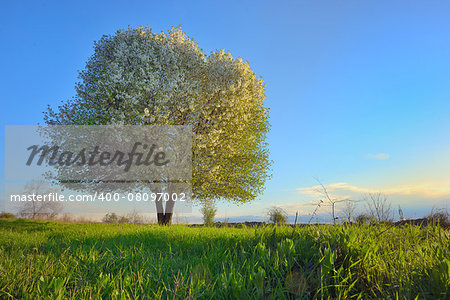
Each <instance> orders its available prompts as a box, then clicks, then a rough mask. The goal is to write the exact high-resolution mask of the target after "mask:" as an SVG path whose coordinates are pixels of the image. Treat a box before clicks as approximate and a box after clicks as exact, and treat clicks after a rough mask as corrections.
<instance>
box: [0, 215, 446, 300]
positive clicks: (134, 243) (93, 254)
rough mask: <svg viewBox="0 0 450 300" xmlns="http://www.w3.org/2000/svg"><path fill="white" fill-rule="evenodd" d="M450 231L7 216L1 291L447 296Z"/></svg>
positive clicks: (0, 251)
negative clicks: (57, 220) (167, 224)
mask: <svg viewBox="0 0 450 300" xmlns="http://www.w3.org/2000/svg"><path fill="white" fill-rule="evenodd" d="M386 229H387V230H386ZM449 235H450V234H449V232H448V231H446V230H445V229H442V228H440V227H439V226H427V227H422V228H421V227H419V226H414V225H406V226H405V227H393V228H388V227H386V226H384V225H380V226H372V227H369V226H365V225H362V226H353V227H345V226H334V227H333V226H325V225H323V226H310V227H302V228H297V229H296V231H295V233H293V229H292V228H290V227H265V228H258V229H255V228H214V227H210V228H194V227H186V226H181V225H180V226H171V227H158V226H137V225H121V224H120V225H119V224H112V225H111V224H63V223H55V222H32V221H24V220H0V297H1V298H25V299H39V298H52V299H58V298H76V299H80V298H83V299H87V298H94V299H100V298H102V299H109V298H113V299H136V298H144V299H147V298H150V299H155V298H163V299H174V298H176V299H179V298H182V299H184V298H193V299H194V298H201V299H237V298H239V299H263V298H267V299H289V298H290V299H310V298H319V299H320V298H325V299H328V298H333V299H335V298H336V299H339V298H341V299H348V298H355V299H357V298H359V299H370V298H400V299H405V298H406V299H415V298H419V299H423V298H428V299H448V298H449V297H450V291H449V283H450V260H449Z"/></svg>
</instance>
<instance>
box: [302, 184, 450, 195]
mask: <svg viewBox="0 0 450 300" xmlns="http://www.w3.org/2000/svg"><path fill="white" fill-rule="evenodd" d="M325 187H326V189H327V190H328V191H329V192H332V193H338V194H339V195H341V196H342V195H343V194H344V195H345V196H348V197H350V196H352V195H355V194H367V193H377V192H381V193H384V194H386V195H400V196H420V197H424V198H439V197H444V196H450V187H443V186H438V185H433V184H414V185H413V184H409V185H400V186H394V187H386V188H382V189H373V188H366V187H359V186H355V185H351V184H349V183H347V182H337V183H332V184H328V185H325ZM320 190H321V186H320V185H316V186H311V187H306V188H298V189H297V191H298V192H299V193H300V194H304V195H310V196H320V195H321V193H320Z"/></svg>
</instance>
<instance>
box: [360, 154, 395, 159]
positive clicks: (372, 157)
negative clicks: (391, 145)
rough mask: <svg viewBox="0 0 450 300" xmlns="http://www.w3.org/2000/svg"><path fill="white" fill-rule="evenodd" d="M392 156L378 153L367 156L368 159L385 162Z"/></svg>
mask: <svg viewBox="0 0 450 300" xmlns="http://www.w3.org/2000/svg"><path fill="white" fill-rule="evenodd" d="M389 157H390V156H389V154H387V153H377V154H371V153H369V154H366V158H367V159H377V160H385V159H388V158H389Z"/></svg>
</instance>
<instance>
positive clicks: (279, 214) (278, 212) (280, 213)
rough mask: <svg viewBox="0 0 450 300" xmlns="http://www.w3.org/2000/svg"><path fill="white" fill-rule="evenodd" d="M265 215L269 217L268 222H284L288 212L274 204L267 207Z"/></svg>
mask: <svg viewBox="0 0 450 300" xmlns="http://www.w3.org/2000/svg"><path fill="white" fill-rule="evenodd" d="M267 216H268V217H269V222H271V223H274V224H279V225H281V224H286V222H287V218H288V214H287V212H286V211H285V210H284V209H282V208H281V207H277V206H274V207H272V208H270V209H269V211H268V212H267Z"/></svg>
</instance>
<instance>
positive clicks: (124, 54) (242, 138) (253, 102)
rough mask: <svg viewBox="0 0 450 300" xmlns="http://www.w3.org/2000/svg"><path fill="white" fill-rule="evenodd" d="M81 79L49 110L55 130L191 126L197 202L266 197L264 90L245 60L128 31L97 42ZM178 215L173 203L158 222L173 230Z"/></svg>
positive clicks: (169, 36) (188, 41) (171, 35)
mask: <svg viewBox="0 0 450 300" xmlns="http://www.w3.org/2000/svg"><path fill="white" fill-rule="evenodd" d="M79 78H80V81H79V82H78V83H77V84H76V95H75V97H73V98H72V99H71V100H68V101H66V102H64V103H63V104H62V105H61V106H59V107H58V109H57V110H52V109H51V108H50V107H49V108H48V111H47V112H46V113H45V121H46V123H47V124H50V125H55V124H57V125H89V124H92V125H107V124H123V125H136V124H141V125H159V124H161V125H189V126H191V127H192V131H193V141H192V182H191V183H192V191H193V199H195V200H198V201H207V200H228V201H233V202H236V203H244V202H248V201H251V200H253V199H255V198H256V197H257V196H258V195H259V194H260V193H261V192H262V190H263V188H264V184H265V181H266V180H267V178H268V176H269V175H270V174H269V169H270V160H269V153H268V147H267V143H266V135H267V132H268V130H269V122H268V109H267V108H266V107H264V100H265V94H264V83H263V80H262V79H261V78H259V77H257V76H256V74H255V73H254V72H253V71H252V69H251V68H250V66H249V64H248V63H247V62H244V61H243V60H242V59H241V58H237V59H236V58H233V57H232V56H231V54H230V53H228V52H225V51H223V50H220V51H216V52H212V53H210V54H209V55H206V54H205V52H204V51H203V50H202V49H201V48H200V47H199V45H198V44H197V43H195V42H194V40H193V39H192V38H190V37H188V36H186V34H185V33H184V32H183V31H182V30H181V29H179V28H172V29H171V30H170V31H169V32H167V33H164V32H162V33H154V32H152V31H151V29H150V28H147V27H138V28H128V29H127V30H122V31H117V32H116V33H115V34H114V35H110V36H103V37H102V38H101V39H100V40H99V41H98V42H96V43H95V45H94V54H93V55H92V56H91V57H90V58H89V60H88V62H87V64H86V67H85V69H84V70H82V71H81V72H80V75H79ZM158 205H162V204H161V203H159V204H158V203H157V206H158ZM159 211H160V208H159V210H158V212H159ZM172 212H173V204H170V203H168V204H167V205H166V209H165V212H159V213H158V222H159V223H160V224H169V223H170V222H171V217H172Z"/></svg>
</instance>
